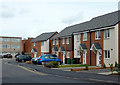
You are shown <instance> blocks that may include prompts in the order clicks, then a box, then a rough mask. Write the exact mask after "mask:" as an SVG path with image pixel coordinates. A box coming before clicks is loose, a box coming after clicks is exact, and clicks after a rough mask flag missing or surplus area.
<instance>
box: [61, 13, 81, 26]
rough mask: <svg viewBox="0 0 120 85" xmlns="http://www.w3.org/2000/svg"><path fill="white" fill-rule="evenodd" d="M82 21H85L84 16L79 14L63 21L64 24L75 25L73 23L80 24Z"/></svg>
mask: <svg viewBox="0 0 120 85" xmlns="http://www.w3.org/2000/svg"><path fill="white" fill-rule="evenodd" d="M82 20H83V14H82V13H78V14H77V15H75V16H69V17H67V18H65V19H63V20H62V23H64V24H73V23H76V22H80V21H82Z"/></svg>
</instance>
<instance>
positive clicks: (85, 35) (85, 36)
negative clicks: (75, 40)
mask: <svg viewBox="0 0 120 85" xmlns="http://www.w3.org/2000/svg"><path fill="white" fill-rule="evenodd" d="M83 41H87V32H85V33H83Z"/></svg>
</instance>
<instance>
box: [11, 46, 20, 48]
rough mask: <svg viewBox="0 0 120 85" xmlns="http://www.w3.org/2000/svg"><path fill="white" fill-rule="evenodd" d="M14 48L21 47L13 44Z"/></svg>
mask: <svg viewBox="0 0 120 85" xmlns="http://www.w3.org/2000/svg"><path fill="white" fill-rule="evenodd" d="M12 48H20V46H19V45H12Z"/></svg>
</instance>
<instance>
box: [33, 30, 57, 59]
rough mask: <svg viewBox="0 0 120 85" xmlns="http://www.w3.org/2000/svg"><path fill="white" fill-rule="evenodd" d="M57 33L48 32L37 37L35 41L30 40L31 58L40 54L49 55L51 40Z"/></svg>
mask: <svg viewBox="0 0 120 85" xmlns="http://www.w3.org/2000/svg"><path fill="white" fill-rule="evenodd" d="M56 34H57V32H48V33H42V34H40V35H39V36H37V37H36V38H35V39H32V40H31V42H32V44H31V45H32V46H31V48H32V49H31V53H32V57H38V56H40V55H42V54H50V53H51V49H50V48H51V40H50V39H51V38H52V37H53V36H55V35H56Z"/></svg>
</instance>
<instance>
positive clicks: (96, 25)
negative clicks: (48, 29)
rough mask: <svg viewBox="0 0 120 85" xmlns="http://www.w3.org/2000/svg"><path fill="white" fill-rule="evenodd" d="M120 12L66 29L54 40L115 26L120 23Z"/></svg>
mask: <svg viewBox="0 0 120 85" xmlns="http://www.w3.org/2000/svg"><path fill="white" fill-rule="evenodd" d="M119 13H120V10H119V11H115V12H112V13H108V14H105V15H101V16H98V17H94V18H92V19H91V20H90V21H86V22H83V23H80V24H76V25H73V26H69V27H66V28H65V29H63V30H62V31H61V32H59V34H57V35H56V36H54V37H53V38H52V39H56V38H60V37H66V36H70V35H72V34H73V33H77V32H83V31H89V30H92V29H100V28H104V27H110V26H115V25H116V24H117V23H118V22H119V21H120V14H119Z"/></svg>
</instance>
